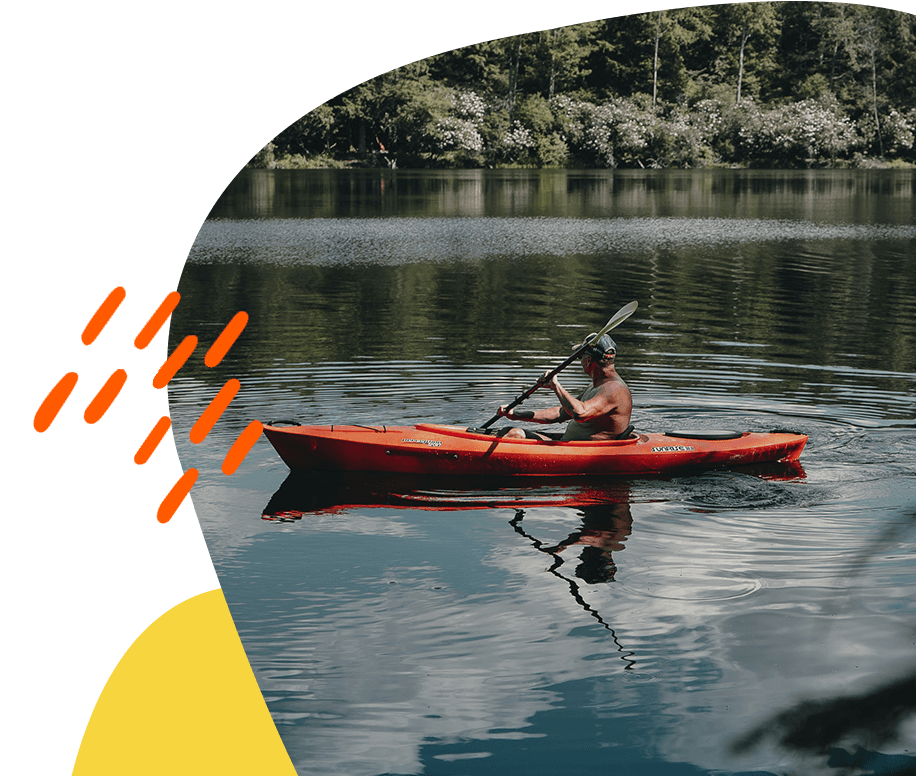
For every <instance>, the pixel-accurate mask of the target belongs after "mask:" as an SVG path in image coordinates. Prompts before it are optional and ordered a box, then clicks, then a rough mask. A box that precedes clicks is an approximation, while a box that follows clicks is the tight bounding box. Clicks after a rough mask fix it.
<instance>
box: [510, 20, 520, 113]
mask: <svg viewBox="0 0 916 776" xmlns="http://www.w3.org/2000/svg"><path fill="white" fill-rule="evenodd" d="M513 43H514V45H513V48H512V52H511V58H510V60H509V95H508V103H509V115H510V116H512V115H513V114H514V113H515V92H516V90H517V89H518V66H519V60H520V59H521V58H522V36H521V35H519V36H518V37H517V38H516V39H515V40H514V41H513Z"/></svg>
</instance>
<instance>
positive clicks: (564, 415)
mask: <svg viewBox="0 0 916 776" xmlns="http://www.w3.org/2000/svg"><path fill="white" fill-rule="evenodd" d="M593 336H594V334H590V335H589V336H588V337H587V338H586V340H588V339H589V338H590V337H593ZM616 356H617V345H616V344H615V342H614V340H612V339H611V338H610V337H609V336H608V335H607V334H605V335H603V336H602V337H601V338H600V339H599V340H598V341H597V342H596V343H595V344H594V345H592V346H591V347H589V349H588V350H586V351H585V353H584V354H583V355H582V369H583V370H584V371H585V373H586V374H587V375H588V376H589V377H591V378H592V385H591V387H590V388H586V389H585V390H584V391H583V392H582V393H580V394H579V396H573V395H572V394H571V393H570V392H569V391H567V390H566V389H565V388H564V387H563V386H562V385H560V381H559V380H557V378H556V375H554V376H553V377H552V378H550V379H548V375H549V374H550V373H549V372H545V373H544V375H543V376H542V377H541V378H540V380H539V381H538V382H539V383H540V385H541V387H543V388H550V390H552V391H553V392H554V393H555V394H556V395H557V399H559V401H560V404H559V406H557V407H551V408H550V409H544V410H507V409H506V405H503V406H502V407H500V408H499V415H500V417H506V418H508V419H509V420H526V421H528V422H530V423H562V422H564V421H567V420H568V421H570V423H569V425H567V427H566V432H565V433H564V434H563V436H562V437H561V439H562V440H564V441H568V440H583V439H596V440H601V439H617V438H619V437H620V436H621V435H622V434H623V433H624V432H625V431H626V430H627V427H628V426H629V425H630V413H631V412H632V410H633V399H632V397H631V396H630V389H629V388H627V384H626V383H625V382H624V381H623V380H622V379H621V378H620V375H618V374H617V370H616V369H615V368H614V359H615V358H616ZM502 436H503V438H504V439H526V438H527V439H555V438H556V437H555V436H548V435H546V434H541V433H538V432H534V431H525V430H523V429H520V428H510V429H509V430H508V431H507V432H506V433H505V434H504V435H502Z"/></svg>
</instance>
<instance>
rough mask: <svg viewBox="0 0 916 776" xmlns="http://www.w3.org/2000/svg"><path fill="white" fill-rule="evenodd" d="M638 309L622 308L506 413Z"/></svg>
mask: <svg viewBox="0 0 916 776" xmlns="http://www.w3.org/2000/svg"><path fill="white" fill-rule="evenodd" d="M637 307H638V304H637V303H636V302H630V303H629V304H625V305H624V306H623V307H621V308H620V309H619V310H618V311H617V312H616V313H614V315H613V316H612V317H611V319H610V320H609V321H608V322H607V323H606V324H605V325H604V328H603V329H601V331H599V332H598V333H597V334H594V335H593V336H591V337H589V338H588V339H587V340H586V341H585V342H583V343H582V344H581V345H580V346H579V347H578V348H576V350H575V351H574V352H573V354H572V355H571V356H570V357H569V358H567V359H566V360H565V361H564V362H563V363H562V364H560V365H559V366H558V367H555V368H554V369H552V370H551V371H550V372H548V373H547V374H546V375H544V376H543V377H542V378H541V379H540V380H538V381H537V382H536V383H535V384H534V385H532V386H531V387H530V388H529V389H528V390H527V391H525V392H524V393H522V394H520V395H518V396H516V397H515V399H513V401H512V402H511V403H510V404H508V405H507V406H506V411H507V412H508V411H509V410H511V409H512V408H513V407H517V406H518V405H519V404H521V403H522V402H523V401H525V399H527V398H528V397H529V396H531V394H533V393H534V392H535V391H536V390H537V389H538V388H540V387H541V386H543V385H545V384H546V383H548V382H550V380H551V379H552V378H553V376H554V375H556V374H559V373H560V372H562V371H563V370H564V369H566V367H568V366H569V365H570V364H571V363H572V362H573V361H578V360H579V358H581V356H582V354H583V353H584V352H585V351H586V350H588V348H589V347H590V346H591V345H593V344H594V343H596V342H597V341H598V340H599V339H600V338H601V337H602V336H604V335H605V334H607V333H608V332H609V331H610V330H611V329H613V328H614V327H615V326H619V325H620V324H621V323H623V322H624V321H625V320H626V319H627V318H629V317H630V316H631V315H632V314H633V313H634V312H636V308H637ZM501 417H502V415H500V414H499V413H498V412H497V413H496V414H495V415H494V416H493V417H492V418H490V419H489V420H488V421H487V422H486V423H484V424H483V425H482V426H480V427H479V428H474V429H468V430H469V431H478V430H485V429H487V428H489V427H490V426H492V425H493V424H494V423H495V422H496V421H497V420H499V419H500V418H501Z"/></svg>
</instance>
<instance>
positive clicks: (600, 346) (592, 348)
mask: <svg viewBox="0 0 916 776" xmlns="http://www.w3.org/2000/svg"><path fill="white" fill-rule="evenodd" d="M596 333H597V332H592V333H591V334H589V335H588V336H587V337H586V338H585V341H586V342H588V341H589V340H590V339H592V337H594V336H595V334H596ZM580 347H581V345H580ZM585 352H586V353H588V354H589V355H590V356H594V357H595V358H604V357H605V356H608V355H612V354H613V355H617V343H616V342H614V340H612V339H611V338H610V336H608V335H607V334H602V335H601V336H600V337H599V338H598V341H597V342H594V343H593V344H591V345H589V346H588V349H587V350H586V351H585Z"/></svg>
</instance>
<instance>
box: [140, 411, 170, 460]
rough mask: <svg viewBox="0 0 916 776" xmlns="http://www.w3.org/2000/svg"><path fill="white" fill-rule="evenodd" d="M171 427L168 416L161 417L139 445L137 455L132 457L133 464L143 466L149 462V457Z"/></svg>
mask: <svg viewBox="0 0 916 776" xmlns="http://www.w3.org/2000/svg"><path fill="white" fill-rule="evenodd" d="M171 427H172V421H171V419H170V418H169V416H168V415H163V416H162V417H161V418H159V420H158V422H157V423H156V425H155V426H153V430H152V431H150V432H149V436H147V438H146V440H145V441H144V442H143V444H142V445H140V449H139V450H137V454H136V455H135V456H134V463H136V464H144V463H146V462H147V461H148V460H149V457H150V456H151V455H152V454H153V453H154V452H155V450H156V448H157V447H158V446H159V443H160V442H161V441H162V438H163V437H164V436H165V434H166V432H167V431H168V430H169V429H170V428H171Z"/></svg>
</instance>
